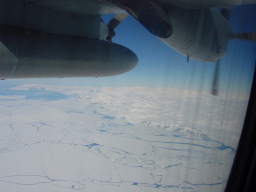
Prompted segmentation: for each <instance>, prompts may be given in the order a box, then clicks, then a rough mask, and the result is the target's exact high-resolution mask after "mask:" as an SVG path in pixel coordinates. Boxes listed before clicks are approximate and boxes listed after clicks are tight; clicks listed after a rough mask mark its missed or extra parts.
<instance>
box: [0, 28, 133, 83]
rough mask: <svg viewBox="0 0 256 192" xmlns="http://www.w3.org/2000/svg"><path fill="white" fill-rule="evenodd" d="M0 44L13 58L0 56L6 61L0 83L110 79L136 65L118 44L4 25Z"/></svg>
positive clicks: (0, 62)
mask: <svg viewBox="0 0 256 192" xmlns="http://www.w3.org/2000/svg"><path fill="white" fill-rule="evenodd" d="M0 41H1V42H2V43H3V44H4V45H5V46H6V48H7V49H8V50H9V51H10V52H11V53H12V54H13V57H15V58H13V59H6V57H12V56H11V55H12V54H0V57H5V59H1V58H0V78H2V79H5V78H43V77H102V76H111V75H116V74H120V73H124V72H127V71H129V70H131V69H132V68H134V67H135V66H136V64H137V62H138V58H137V56H136V55H135V54H134V53H133V52H132V51H131V50H129V49H128V48H125V47H123V46H120V45H118V44H114V43H109V42H106V41H102V40H93V39H87V38H83V37H75V36H69V35H57V34H49V33H45V32H38V31H34V30H28V29H25V28H20V27H12V26H7V25H1V26H0ZM7 49H5V50H3V49H0V52H1V51H6V50H7ZM4 55H5V56H4Z"/></svg>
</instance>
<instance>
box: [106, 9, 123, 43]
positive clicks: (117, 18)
mask: <svg viewBox="0 0 256 192" xmlns="http://www.w3.org/2000/svg"><path fill="white" fill-rule="evenodd" d="M127 17H128V14H127V13H120V14H117V15H116V16H115V17H114V18H113V19H111V20H110V21H109V23H108V30H109V32H108V36H107V41H110V42H111V41H112V39H113V37H114V36H115V35H116V33H115V29H116V27H117V26H118V25H119V24H120V23H121V22H122V21H123V20H125V19H126V18H127Z"/></svg>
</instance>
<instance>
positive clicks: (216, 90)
mask: <svg viewBox="0 0 256 192" xmlns="http://www.w3.org/2000/svg"><path fill="white" fill-rule="evenodd" d="M219 76H220V61H219V60H218V61H217V62H216V64H215V69H214V74H213V81H212V88H211V94H212V95H215V96H217V95H218V94H219V78H220V77H219Z"/></svg>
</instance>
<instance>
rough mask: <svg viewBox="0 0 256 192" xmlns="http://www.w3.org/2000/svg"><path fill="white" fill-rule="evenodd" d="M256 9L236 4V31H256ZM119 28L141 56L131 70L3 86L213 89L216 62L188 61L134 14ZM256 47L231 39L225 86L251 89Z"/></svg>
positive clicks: (121, 39)
mask: <svg viewBox="0 0 256 192" xmlns="http://www.w3.org/2000/svg"><path fill="white" fill-rule="evenodd" d="M255 10H256V6H243V7H237V8H235V9H234V10H233V16H232V18H231V24H232V28H233V29H234V31H236V32H242V31H256V26H253V23H254V19H255V18H256V11H255ZM107 19H108V18H107ZM253 27H254V28H253ZM116 32H117V35H116V37H115V39H114V42H116V43H119V44H121V45H123V46H126V47H128V48H130V49H131V50H133V51H134V52H135V53H136V54H137V55H138V57H139V64H138V66H137V67H136V68H135V69H134V70H132V71H131V72H128V73H125V74H122V75H118V76H114V77H107V78H79V79H66V78H64V79H29V80H6V81H1V82H0V86H1V87H3V86H7V85H19V84H23V83H42V84H51V85H53V84H56V85H70V86H73V85H74V86H77V85H84V86H149V87H151V86H153V87H159V86H160V87H174V88H181V89H195V90H209V89H210V85H211V81H212V75H213V70H214V63H204V62H199V61H193V60H191V61H190V62H189V63H187V62H186V58H185V57H184V56H182V55H180V54H179V53H177V52H176V51H174V50H173V49H172V48H170V47H168V46H167V45H166V44H164V43H163V42H162V41H161V40H159V39H158V38H156V37H154V36H153V35H151V34H150V33H149V32H148V31H147V30H146V29H145V28H143V26H141V25H140V24H139V23H138V22H137V21H136V20H135V19H133V18H131V17H129V18H128V19H126V20H125V21H124V22H123V23H122V24H121V25H120V26H119V27H118V29H117V31H116ZM255 50H256V46H255V44H254V43H250V42H242V41H239V40H233V41H230V44H229V48H228V52H227V54H226V56H225V57H224V58H223V59H222V61H221V83H220V84H221V86H220V87H221V88H222V89H227V88H228V87H229V89H231V88H232V90H233V91H234V90H236V91H239V92H240V91H241V92H244V91H246V92H247V91H248V90H249V89H250V82H251V78H252V71H253V68H254V63H255ZM230 82H231V83H230ZM230 86H232V87H231V88H230Z"/></svg>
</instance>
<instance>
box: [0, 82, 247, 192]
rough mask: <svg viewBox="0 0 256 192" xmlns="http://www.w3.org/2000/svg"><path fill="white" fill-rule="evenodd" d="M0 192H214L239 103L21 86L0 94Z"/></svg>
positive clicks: (238, 123)
mask: <svg viewBox="0 0 256 192" xmlns="http://www.w3.org/2000/svg"><path fill="white" fill-rule="evenodd" d="M0 95H1V96H0V109H1V111H0V130H1V134H0V191H6V192H25V191H26V192H45V191H54V192H65V191H73V190H77V191H86V192H87V191H88V192H155V191H166V192H167V191H168V192H205V191H207V192H221V191H223V189H224V187H225V184H226V181H227V178H228V174H229V170H230V168H231V165H232V161H233V158H234V155H235V152H236V147H237V142H238V139H239V136H240V132H241V127H242V123H243V119H244V114H245V110H246V104H247V100H246V98H242V97H236V98H235V97H233V98H222V97H214V96H211V95H209V94H208V93H200V94H199V93H197V92H191V91H182V90H175V89H171V88H148V87H114V88H113V87H112V88H111V87H103V88H90V87H65V86H63V87H57V86H49V85H45V86H43V85H36V84H33V85H30V84H29V85H28V84H27V85H26V84H25V85H22V86H18V87H13V88H9V89H8V88H6V89H5V90H2V91H1V94H0Z"/></svg>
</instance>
